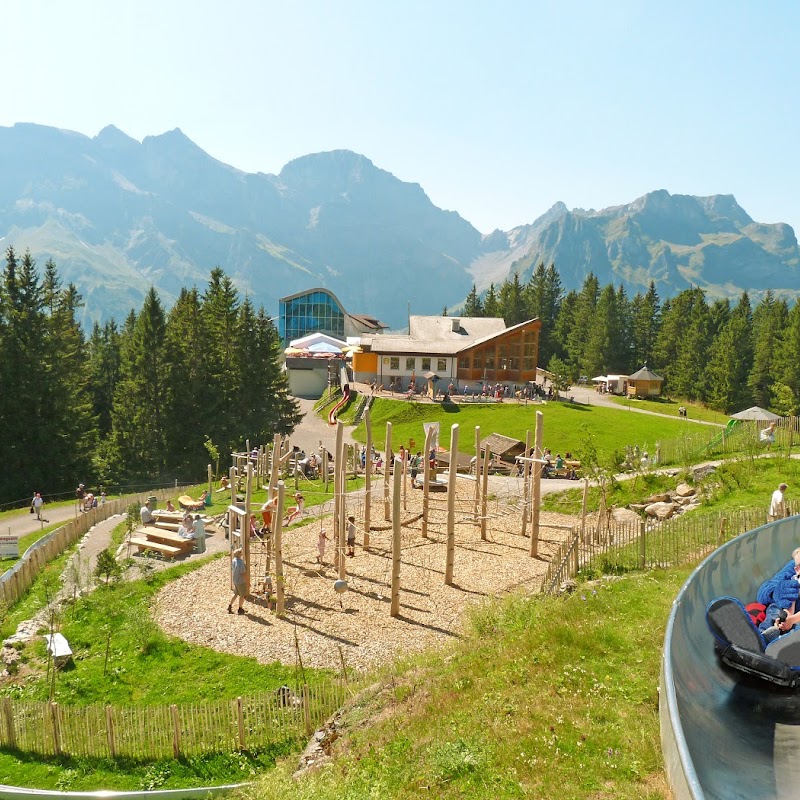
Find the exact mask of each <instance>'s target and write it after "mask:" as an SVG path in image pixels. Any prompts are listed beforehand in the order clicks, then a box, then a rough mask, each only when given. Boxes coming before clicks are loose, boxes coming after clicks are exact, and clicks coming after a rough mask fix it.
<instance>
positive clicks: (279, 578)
mask: <svg viewBox="0 0 800 800" xmlns="http://www.w3.org/2000/svg"><path fill="white" fill-rule="evenodd" d="M273 452H274V451H273ZM277 490H278V505H277V507H276V508H275V518H274V519H275V521H274V522H273V524H272V527H273V528H274V529H275V590H276V591H275V595H276V597H277V602H276V603H275V613H276V614H277V615H278V616H279V617H282V616H283V602H284V597H283V588H284V587H283V584H284V578H283V503H284V498H285V495H286V486H285V485H284V483H283V481H278V486H277Z"/></svg>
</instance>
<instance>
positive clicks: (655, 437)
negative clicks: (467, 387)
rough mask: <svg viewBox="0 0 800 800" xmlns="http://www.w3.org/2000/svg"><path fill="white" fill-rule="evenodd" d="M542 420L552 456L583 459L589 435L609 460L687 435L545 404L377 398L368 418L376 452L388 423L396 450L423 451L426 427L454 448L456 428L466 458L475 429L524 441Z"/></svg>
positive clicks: (669, 425)
mask: <svg viewBox="0 0 800 800" xmlns="http://www.w3.org/2000/svg"><path fill="white" fill-rule="evenodd" d="M537 411H541V412H542V414H543V415H544V446H545V447H549V448H550V449H551V450H552V452H553V455H555V454H556V453H562V454H563V453H565V452H567V451H571V452H572V454H573V456H575V458H578V459H580V458H581V457H582V456H583V454H584V451H585V449H586V447H585V445H586V441H587V438H588V436H589V435H591V436H592V437H593V439H594V447H595V449H596V450H597V453H598V456H599V458H600V459H601V461H602V460H606V459H607V458H608V457H609V456H610V455H611V454H612V453H613V452H615V451H622V450H624V448H625V446H626V445H631V446H633V445H638V446H639V448H640V449H641V450H643V451H648V452H651V453H654V452H655V444H656V442H658V441H664V440H666V439H679V438H680V437H681V436H682V435H683V434H684V433H685V432H686V430H687V423H686V421H685V420H679V419H678V418H677V417H676V418H675V419H674V420H671V419H664V418H663V417H656V416H653V415H650V414H633V413H630V412H628V411H626V410H625V409H620V410H616V409H614V408H608V407H603V406H585V405H580V404H578V403H547V404H542V405H535V404H529V405H527V406H526V405H518V404H517V403H501V404H498V405H490V406H481V405H470V404H466V403H465V404H463V405H455V404H446V405H442V404H436V405H431V404H427V403H408V402H403V401H397V400H387V399H383V398H379V399H377V400H375V402H374V403H373V406H372V410H371V412H370V416H371V419H372V438H373V443H374V445H375V447H376V449H381V450H382V449H383V446H384V441H385V436H386V428H385V426H386V423H387V422H391V423H392V440H393V446H394V448H395V449H397V448H398V447H399V446H400V445H401V444H403V445H405V446H406V447H409V446H410V441H411V440H413V441H414V446H413V447H414V449H416V450H421V449H422V447H423V445H424V443H425V432H424V430H423V427H422V423H423V422H437V421H438V422H439V423H440V429H441V435H440V440H439V443H440V445H442V446H443V447H445V448H449V446H450V426H451V425H453V424H454V423H458V425H459V427H460V431H459V448H458V449H459V450H460V451H461V452H462V453H470V452H474V441H475V426H476V425H480V427H481V436H482V437H484V436H487V435H488V434H490V433H500V434H503V435H505V436H510V437H512V438H515V439H521V440H523V441H524V440H525V432H526V431H531V435H532V436H533V433H534V431H535V429H536V412H537ZM689 426H690V427H691V430H692V431H693V432H700V433H703V432H706V431H707V432H708V435H709V439H710V438H711V436H713V434H714V433H716V430H715V429H713V428H708V427H707V426H700V425H695V424H692V423H689ZM353 435H354V437H355V438H356V439H357V440H358V441H360V442H364V441H365V439H366V430H365V427H364V423H363V422H362V423H361V424H360V425H359V426H358V427H357V428H356V429H355V432H354V434H353Z"/></svg>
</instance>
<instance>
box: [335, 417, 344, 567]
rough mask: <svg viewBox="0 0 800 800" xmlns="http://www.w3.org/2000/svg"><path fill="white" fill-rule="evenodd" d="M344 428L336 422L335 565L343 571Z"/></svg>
mask: <svg viewBox="0 0 800 800" xmlns="http://www.w3.org/2000/svg"><path fill="white" fill-rule="evenodd" d="M343 437H344V426H343V425H342V423H341V422H339V421H337V422H336V450H335V453H336V454H335V456H334V459H333V541H334V547H335V549H334V553H333V565H334V566H335V567H337V568H338V569H341V561H342V560H343V559H342V553H343V552H344V551H343V550H342V547H341V538H342V537H341V531H340V530H339V527H340V525H339V523H340V519H341V506H342V469H341V467H342V445H343V442H344V438H343Z"/></svg>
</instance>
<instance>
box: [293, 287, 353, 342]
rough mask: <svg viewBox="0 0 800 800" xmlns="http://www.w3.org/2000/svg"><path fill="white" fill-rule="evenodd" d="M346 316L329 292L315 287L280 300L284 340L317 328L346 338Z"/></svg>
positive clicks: (314, 330) (337, 336)
mask: <svg viewBox="0 0 800 800" xmlns="http://www.w3.org/2000/svg"><path fill="white" fill-rule="evenodd" d="M344 317H345V311H344V309H343V308H342V307H341V305H340V304H339V301H338V300H337V299H336V298H335V297H334V296H333V295H332V294H331V293H330V292H326V291H325V290H324V289H312V290H311V291H309V292H301V293H300V294H296V295H292V296H291V297H284V298H283V299H281V300H280V309H279V315H278V331H279V333H280V336H281V340H282V341H283V342H284V343H288V342H291V341H293V340H295V339H300V338H302V337H303V336H306V335H307V334H309V333H317V332H318V331H319V332H320V333H327V334H328V335H329V336H334V337H336V338H337V339H344V338H345V331H344Z"/></svg>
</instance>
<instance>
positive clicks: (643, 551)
mask: <svg viewBox="0 0 800 800" xmlns="http://www.w3.org/2000/svg"><path fill="white" fill-rule="evenodd" d="M645 531H646V525H645V521H644V520H643V519H640V520H639V569H644V565H645V563H646V561H647V558H646V555H647V546H646V540H645Z"/></svg>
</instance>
